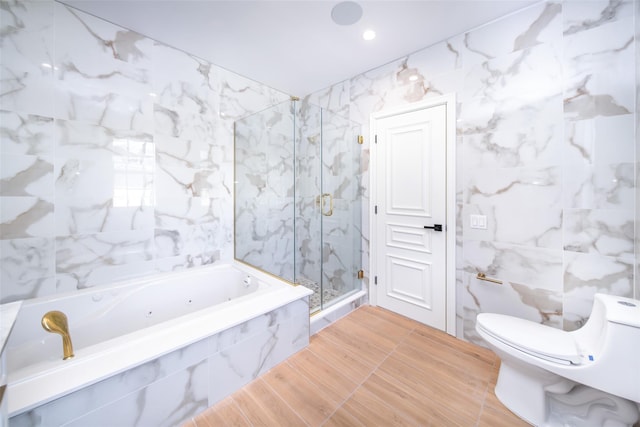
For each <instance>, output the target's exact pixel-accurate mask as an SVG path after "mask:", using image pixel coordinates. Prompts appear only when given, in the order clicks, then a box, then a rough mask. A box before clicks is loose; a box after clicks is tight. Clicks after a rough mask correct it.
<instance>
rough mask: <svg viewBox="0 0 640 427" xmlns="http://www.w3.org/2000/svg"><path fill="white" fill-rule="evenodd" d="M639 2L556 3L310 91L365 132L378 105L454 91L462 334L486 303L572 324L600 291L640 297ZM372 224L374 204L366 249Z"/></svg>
mask: <svg viewBox="0 0 640 427" xmlns="http://www.w3.org/2000/svg"><path fill="white" fill-rule="evenodd" d="M633 8H634V5H633V1H632V0H621V1H618V0H611V1H608V0H594V1H579V0H565V1H547V2H544V3H540V4H537V5H534V6H531V7H529V8H527V9H524V10H522V11H520V12H518V13H515V14H511V15H509V16H506V17H504V18H502V19H499V20H496V21H494V22H491V23H489V24H486V25H484V26H482V27H479V28H476V29H474V30H471V31H468V32H466V33H464V34H460V35H458V36H455V37H452V38H450V39H448V40H444V41H442V42H441V43H438V44H435V45H433V46H430V47H427V48H425V49H423V50H421V51H419V52H416V53H414V54H411V55H409V56H406V57H404V58H400V59H399V60H397V61H394V62H392V63H389V64H386V65H383V66H381V67H379V68H376V69H374V70H371V71H369V72H366V73H364V74H361V75H358V76H355V77H353V78H352V79H350V80H347V81H344V82H341V83H339V84H336V85H333V86H331V87H329V88H327V89H325V90H322V91H318V92H316V93H313V94H311V95H309V96H308V100H309V102H314V103H316V104H318V105H320V106H322V107H324V108H328V109H333V110H334V111H337V112H339V113H341V114H343V115H347V116H349V117H350V118H351V119H352V120H354V121H358V122H360V123H363V124H364V126H363V128H364V129H365V132H366V130H367V129H368V125H369V115H370V114H371V113H373V112H377V111H381V110H383V109H386V108H392V107H394V106H399V105H403V104H409V103H412V102H416V101H420V100H423V99H426V98H428V97H433V96H438V95H441V94H445V93H455V94H456V98H457V104H458V105H457V113H458V117H457V149H456V150H457V155H458V158H457V159H456V163H457V178H456V179H457V188H456V193H457V218H458V223H457V224H456V230H457V231H456V242H457V246H458V247H457V251H456V252H457V266H456V269H457V274H456V278H457V320H458V326H457V334H458V336H459V337H461V338H464V339H467V340H470V341H475V342H479V337H477V335H476V333H475V329H474V328H475V316H476V315H477V313H479V312H484V311H494V312H501V313H506V314H512V315H516V316H519V317H523V318H527V319H531V320H534V321H536V322H540V323H544V324H547V325H551V326H554V327H558V328H564V329H566V330H573V329H576V328H578V327H579V326H580V325H582V324H583V322H584V321H585V320H586V318H587V317H588V315H589V312H590V308H591V304H592V297H593V294H594V293H595V292H604V293H611V294H618V295H624V296H631V295H633V292H634V290H633V289H634V265H635V264H636V258H635V253H634V245H637V244H634V227H635V220H636V218H637V212H636V211H635V206H636V205H635V201H634V197H636V195H637V193H638V192H637V186H636V180H635V176H634V163H633V161H632V159H635V158H636V153H635V150H636V141H635V135H634V132H635V129H636V128H637V121H636V119H635V111H636V105H635V101H634V93H635V89H636V87H637V85H636V84H637V82H636V79H637V76H636V67H635V65H634V64H636V63H637V44H636V42H635V39H634V35H635V34H636V29H635V28H634V19H633V18H634V16H633ZM365 141H366V142H365V144H368V142H369V141H370V138H369V137H366V138H365ZM367 158H368V146H366V147H365V158H364V159H363V163H362V164H363V170H364V172H365V173H364V176H363V181H362V182H363V195H364V201H363V206H367V205H368V200H369V198H370V194H369V188H368V182H369V176H368V175H369V173H368V168H367V165H368V161H367ZM470 214H482V215H486V216H487V218H488V228H487V229H486V230H477V229H471V228H470V227H469V215H470ZM368 224H369V216H368V214H367V213H366V212H365V215H364V216H363V225H362V226H363V233H364V236H363V243H364V250H365V254H368V246H367V245H368V235H367V234H368V229H369V225H368ZM367 258H368V256H366V255H365V259H367ZM478 271H482V272H486V274H487V275H488V276H493V277H498V278H500V279H502V280H504V281H505V285H504V286H501V287H499V286H494V285H491V284H487V283H485V282H480V281H478V280H477V279H476V278H475V275H476V273H477V272H478ZM636 286H637V285H636Z"/></svg>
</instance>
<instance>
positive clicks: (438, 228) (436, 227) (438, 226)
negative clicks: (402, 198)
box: [424, 224, 442, 231]
mask: <svg viewBox="0 0 640 427" xmlns="http://www.w3.org/2000/svg"><path fill="white" fill-rule="evenodd" d="M424 228H426V229H427V230H433V231H442V224H433V225H432V226H428V225H425V226H424Z"/></svg>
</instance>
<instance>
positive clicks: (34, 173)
mask: <svg viewBox="0 0 640 427" xmlns="http://www.w3.org/2000/svg"><path fill="white" fill-rule="evenodd" d="M1 6H2V7H1V8H0V18H1V23H2V30H1V31H0V48H1V49H2V57H1V59H0V127H1V131H0V154H1V159H0V249H1V252H0V266H1V268H0V271H1V273H0V274H1V281H0V283H1V284H0V301H1V302H10V301H14V300H19V299H24V298H34V297H40V296H45V295H52V294H56V293H59V292H72V291H75V290H78V289H82V288H86V287H91V286H98V285H101V284H105V283H109V282H112V281H114V280H120V279H126V278H130V277H136V276H142V275H147V274H152V273H157V272H162V271H170V270H174V269H182V268H191V267H197V266H199V265H205V264H211V263H213V262H215V261H217V260H220V259H222V260H231V259H232V258H233V194H232V193H233V179H234V178H233V123H234V121H235V120H237V119H238V118H240V117H245V116H247V115H250V114H251V113H253V112H255V111H260V110H263V109H264V108H266V107H267V106H270V105H273V104H276V103H278V102H281V101H283V100H286V99H288V96H287V95H286V94H284V93H281V92H279V91H277V90H274V89H271V88H268V87H266V86H265V85H262V84H260V83H257V82H254V81H251V80H248V79H246V78H244V77H241V76H239V75H236V74H234V73H232V72H229V71H227V70H224V69H222V68H220V67H217V66H215V65H213V64H210V63H208V62H206V61H203V60H201V59H199V58H196V57H194V56H191V55H189V54H187V53H185V52H182V51H179V50H177V49H174V48H172V47H169V46H166V45H164V44H162V43H159V42H156V41H154V40H152V39H150V38H147V37H144V36H142V35H140V34H137V33H135V32H132V31H128V30H126V29H123V28H120V27H118V26H115V25H112V24H110V23H108V22H105V21H103V20H100V19H98V18H95V17H93V16H90V15H88V14H85V13H82V12H79V11H77V10H74V9H71V8H68V7H66V6H64V5H62V4H60V3H57V2H54V1H49V0H43V1H30V0H25V1H23V0H20V1H13V0H11V1H9V0H1Z"/></svg>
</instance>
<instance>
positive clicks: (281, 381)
mask: <svg viewBox="0 0 640 427" xmlns="http://www.w3.org/2000/svg"><path fill="white" fill-rule="evenodd" d="M498 367H499V359H498V358H497V357H496V356H495V355H494V354H493V353H492V352H491V351H489V350H487V349H485V348H482V347H479V346H476V345H474V344H470V343H467V342H464V341H462V340H458V339H455V338H453V337H451V336H449V335H447V334H445V333H443V332H440V331H437V330H434V329H432V328H429V327H427V326H424V325H422V324H420V323H418V322H415V321H413V320H410V319H407V318H405V317H402V316H399V315H397V314H395V313H392V312H390V311H387V310H384V309H381V308H378V307H371V306H363V307H360V308H359V309H357V310H355V311H354V312H352V313H350V314H349V315H348V316H346V317H344V318H342V319H340V320H338V321H337V322H335V323H334V324H332V325H331V326H329V327H327V328H325V329H323V330H322V331H320V332H319V333H317V334H316V335H314V336H312V337H311V342H310V344H309V346H308V347H307V348H306V349H304V350H302V351H300V352H299V353H297V354H295V355H294V356H292V357H291V358H289V359H288V360H286V361H285V362H283V363H281V364H279V365H277V366H276V367H274V368H273V369H271V370H270V371H269V372H267V373H266V374H264V375H263V376H261V377H259V378H257V379H256V380H254V381H253V382H251V383H249V384H248V385H247V386H245V387H244V388H242V389H241V390H239V391H237V392H236V393H234V394H233V395H231V396H229V397H227V398H226V399H224V400H222V401H220V402H218V403H217V404H216V405H214V406H212V407H211V408H209V409H207V410H205V411H204V412H202V413H201V414H199V415H198V416H196V417H194V418H193V419H192V420H190V421H188V422H186V423H184V424H183V426H182V427H218V426H278V427H280V426H328V427H329V426H491V427H500V426H509V427H513V426H527V425H528V424H526V423H525V422H524V421H522V420H520V419H519V418H518V417H516V416H515V415H513V414H512V413H511V412H509V410H507V409H506V408H505V407H504V406H503V405H502V404H501V403H500V402H499V401H498V400H497V398H496V396H495V394H494V393H493V387H494V385H495V382H496V379H497V375H498Z"/></svg>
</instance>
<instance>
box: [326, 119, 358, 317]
mask: <svg viewBox="0 0 640 427" xmlns="http://www.w3.org/2000/svg"><path fill="white" fill-rule="evenodd" d="M360 131H361V126H360V125H359V124H357V123H354V122H352V121H350V120H349V119H347V118H345V117H342V116H340V115H338V114H335V113H332V112H329V111H327V110H323V111H322V153H321V166H320V169H321V177H322V179H321V186H322V190H321V191H322V192H321V194H320V196H321V201H320V218H321V230H322V231H321V233H322V239H321V240H322V277H321V289H322V296H321V298H320V299H321V307H320V308H321V309H325V308H327V307H329V306H331V305H332V304H335V303H337V302H339V301H340V300H342V299H343V298H345V297H347V296H349V295H351V294H352V293H354V292H356V291H358V290H360V288H361V281H360V279H359V278H358V271H359V270H360V269H361V267H362V266H361V236H362V235H361V227H360V223H361V205H360V203H361V202H360V201H361V194H360V188H361V187H360V176H361V174H360V154H361V150H362V146H361V145H360V144H358V135H359V134H360Z"/></svg>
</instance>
